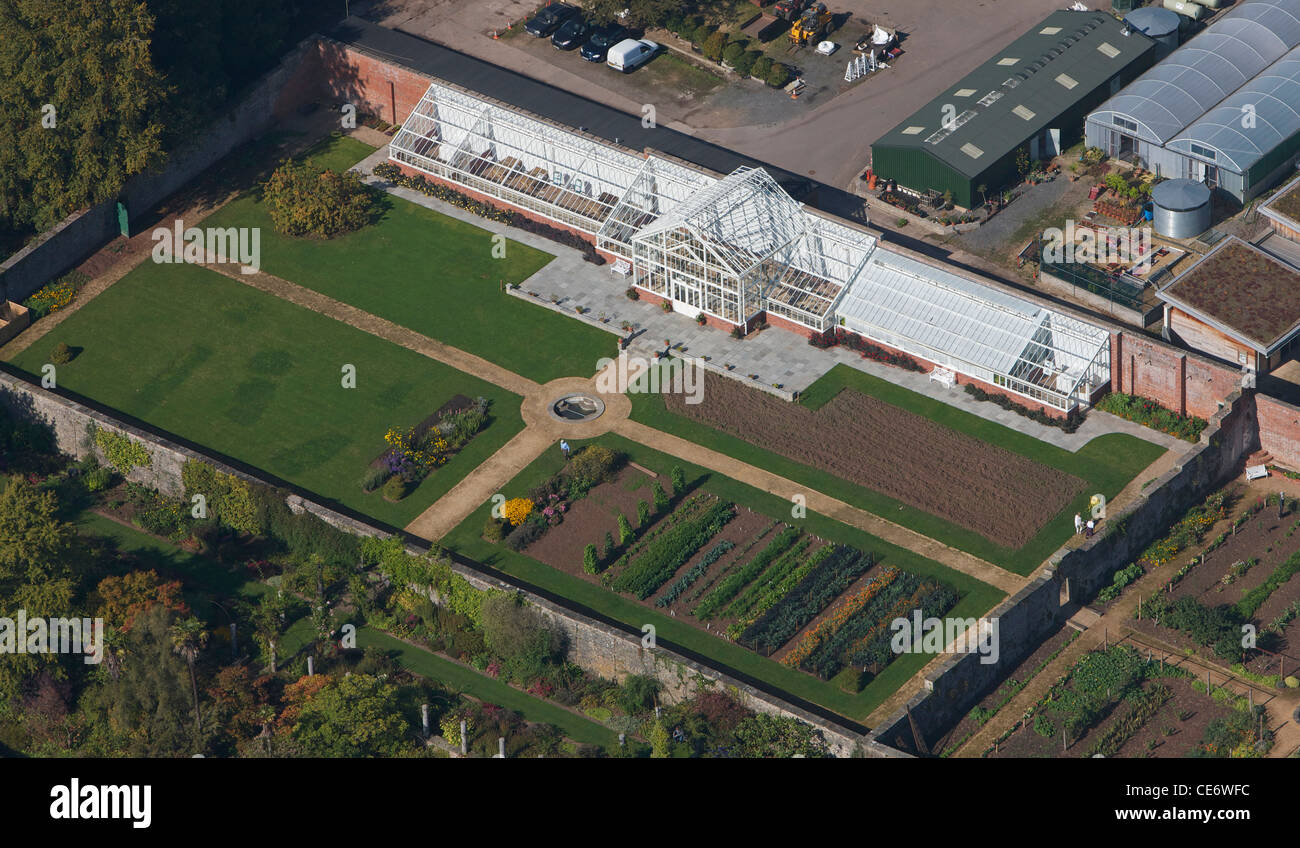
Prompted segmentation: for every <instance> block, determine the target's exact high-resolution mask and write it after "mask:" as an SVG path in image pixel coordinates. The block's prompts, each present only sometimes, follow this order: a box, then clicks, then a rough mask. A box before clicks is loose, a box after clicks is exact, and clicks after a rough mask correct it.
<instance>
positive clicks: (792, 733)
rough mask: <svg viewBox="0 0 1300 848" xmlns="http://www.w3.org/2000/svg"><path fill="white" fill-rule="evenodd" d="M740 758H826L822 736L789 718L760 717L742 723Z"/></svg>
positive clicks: (739, 729)
mask: <svg viewBox="0 0 1300 848" xmlns="http://www.w3.org/2000/svg"><path fill="white" fill-rule="evenodd" d="M735 738H736V744H737V749H736V751H735V754H736V756H738V757H749V758H759V757H763V758H769V757H793V756H794V755H796V754H802V755H803V756H805V757H825V756H826V755H827V750H826V742H825V740H823V739H822V737H821V732H820V731H818V730H815V729H814V728H813V727H812V726H811V725H808V724H805V723H804V722H802V721H799V720H798V719H796V718H791V717H789V716H774V715H767V714H765V713H758V714H756V715H752V716H750V717H749V718H747V719H745V720H744V721H742V722H741V723H740V724H739V725H738V726H737V727H736V732H735Z"/></svg>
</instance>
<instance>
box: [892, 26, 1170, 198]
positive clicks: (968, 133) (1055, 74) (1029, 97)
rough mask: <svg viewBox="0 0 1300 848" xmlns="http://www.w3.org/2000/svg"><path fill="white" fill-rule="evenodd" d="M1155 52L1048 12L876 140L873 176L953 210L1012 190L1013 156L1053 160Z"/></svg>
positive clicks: (1140, 39) (1137, 36) (1126, 35)
mask: <svg viewBox="0 0 1300 848" xmlns="http://www.w3.org/2000/svg"><path fill="white" fill-rule="evenodd" d="M1155 47H1156V43H1155V42H1154V41H1152V40H1151V39H1149V38H1147V37H1146V36H1145V35H1142V34H1141V33H1139V32H1136V31H1134V30H1131V29H1129V28H1127V27H1126V26H1125V25H1124V23H1123V22H1122V21H1120V20H1118V19H1116V18H1114V17H1112V16H1111V15H1109V14H1106V13H1103V12H1073V11H1060V12H1053V13H1052V14H1051V15H1049V16H1048V17H1047V18H1046V19H1044V20H1043V21H1042V22H1041V23H1039V24H1038V25H1037V26H1035V27H1034V28H1033V29H1031V30H1030V31H1029V32H1026V33H1025V34H1024V35H1022V36H1020V37H1019V38H1017V39H1016V40H1015V41H1013V42H1011V43H1010V44H1008V45H1007V46H1006V47H1004V48H1002V49H1001V50H999V51H998V52H997V53H996V54H994V55H993V56H992V57H991V58H989V59H988V60H987V61H986V62H984V63H983V64H982V65H980V66H979V67H978V68H976V69H975V70H974V71H972V72H971V73H969V74H967V75H966V76H965V77H964V78H963V79H961V80H960V81H959V82H957V83H955V84H953V85H952V86H951V87H950V88H948V89H947V90H945V91H944V92H943V93H942V94H940V95H939V96H938V97H936V98H935V99H934V100H932V101H931V102H930V103H929V104H927V105H926V106H924V107H923V108H921V109H920V110H919V111H917V112H916V113H915V114H914V115H912V116H911V117H910V118H908V119H907V120H905V121H903V122H902V123H901V124H899V125H898V126H896V127H894V128H893V129H892V130H890V131H889V132H887V133H885V135H883V136H881V137H880V139H878V140H877V141H876V143H875V144H873V145H872V146H871V168H872V170H873V171H874V172H875V173H876V174H877V175H879V176H880V177H882V178H885V179H892V180H896V181H897V182H898V184H899V185H900V186H902V187H903V188H904V189H907V190H910V191H913V192H916V193H925V192H927V191H936V192H940V193H942V192H945V191H951V192H952V197H953V201H954V202H955V203H956V204H957V205H959V206H965V207H971V206H974V205H977V204H979V203H981V202H983V197H982V196H981V194H980V192H979V187H980V186H981V185H983V186H986V187H987V190H988V192H989V193H992V192H995V191H997V190H998V189H1001V188H1004V187H1006V186H1008V185H1012V184H1014V183H1015V182H1017V181H1018V180H1019V178H1020V176H1021V174H1020V169H1019V168H1018V167H1017V163H1016V158H1017V151H1019V150H1021V149H1022V148H1023V149H1024V150H1025V153H1026V154H1027V155H1028V157H1029V159H1030V160H1036V159H1041V158H1046V157H1048V156H1053V155H1055V154H1057V153H1059V152H1060V151H1061V150H1063V149H1064V148H1066V147H1068V146H1070V145H1071V144H1073V143H1074V142H1075V141H1077V140H1078V139H1079V138H1081V137H1082V135H1083V121H1084V118H1085V117H1086V116H1087V115H1088V113H1089V112H1090V111H1091V110H1092V109H1094V108H1096V107H1097V106H1098V105H1099V104H1100V103H1102V102H1103V101H1104V100H1106V98H1108V97H1110V96H1111V95H1113V94H1115V93H1116V92H1118V91H1119V90H1120V89H1121V88H1122V87H1123V86H1125V85H1127V84H1128V83H1129V82H1130V81H1131V80H1133V79H1134V78H1136V77H1137V76H1138V75H1140V74H1141V73H1142V72H1143V71H1145V70H1147V69H1148V68H1150V67H1151V65H1152V63H1153V61H1154V56H1155Z"/></svg>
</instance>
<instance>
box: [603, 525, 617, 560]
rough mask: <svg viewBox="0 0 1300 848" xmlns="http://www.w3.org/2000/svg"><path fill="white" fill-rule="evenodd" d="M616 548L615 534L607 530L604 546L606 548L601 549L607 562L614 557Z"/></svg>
mask: <svg viewBox="0 0 1300 848" xmlns="http://www.w3.org/2000/svg"><path fill="white" fill-rule="evenodd" d="M614 550H615V548H614V534H613V533H609V532H606V533H605V548H604V550H602V551H601V559H603V560H604V561H605V562H609V561H610V560H611V559H613V558H614Z"/></svg>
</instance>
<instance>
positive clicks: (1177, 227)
mask: <svg viewBox="0 0 1300 848" xmlns="http://www.w3.org/2000/svg"><path fill="white" fill-rule="evenodd" d="M1151 207H1152V209H1151V211H1152V224H1153V226H1154V227H1155V231H1156V233H1158V234H1159V235H1162V236H1165V237H1167V238H1176V239H1187V238H1194V237H1195V236H1198V235H1200V234H1201V233H1203V232H1205V231H1206V230H1208V229H1209V228H1210V189H1209V187H1208V186H1206V185H1205V184H1204V183H1198V182H1196V181H1195V180H1165V181H1164V182H1162V183H1157V184H1156V186H1155V188H1153V189H1151Z"/></svg>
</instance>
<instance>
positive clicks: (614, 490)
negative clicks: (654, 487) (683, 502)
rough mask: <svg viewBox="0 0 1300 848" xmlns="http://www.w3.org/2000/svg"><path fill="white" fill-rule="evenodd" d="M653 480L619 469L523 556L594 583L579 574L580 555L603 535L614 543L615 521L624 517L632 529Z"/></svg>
mask: <svg viewBox="0 0 1300 848" xmlns="http://www.w3.org/2000/svg"><path fill="white" fill-rule="evenodd" d="M653 479H654V478H652V477H650V476H649V475H647V474H644V473H642V472H640V471H638V470H636V469H635V468H632V467H631V466H626V467H624V468H623V469H621V470H620V471H619V472H618V474H617V475H616V476H615V477H614V479H612V480H610V481H609V482H607V483H601V484H600V485H599V486H596V487H595V488H594V489H592V490H591V491H590V492H588V493H587V496H586V497H585V498H582V499H580V500H578V501H575V502H574V503H573V504H572V505H571V506H570V507H569V511H568V512H566V513H565V514H564V521H563V522H561V523H560V524H559V525H557V526H555V527H552V528H551V529H550V530H548V531H547V532H546V533H545V535H543V536H542V537H541V538H540V539H538V540H537V541H536V542H533V543H532V544H531V545H529V546H528V547H527V548H526V549H525V550H524V553H526V554H528V556H530V557H532V558H533V559H535V560H538V561H540V562H544V563H546V564H547V565H549V566H551V567H552V568H558V569H560V570H561V571H564V572H567V573H569V574H577V575H580V576H583V577H586V578H589V579H591V580H593V581H594V580H595V578H594V577H592V576H591V575H589V574H586V573H585V572H584V571H583V570H582V551H583V549H584V548H586V547H587V545H588V544H595V545H596V547H597V548H599V547H600V545H601V541H602V540H603V539H604V538H605V534H606V533H611V534H613V536H614V538H615V539H616V540H617V539H618V517H619V515H620V514H622V515H626V516H627V520H628V521H630V522H632V526H633V527H635V526H636V505H637V502H638V501H645V502H647V503H649V502H650V501H651V499H652V496H651V493H650V484H651V482H652V481H653Z"/></svg>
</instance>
